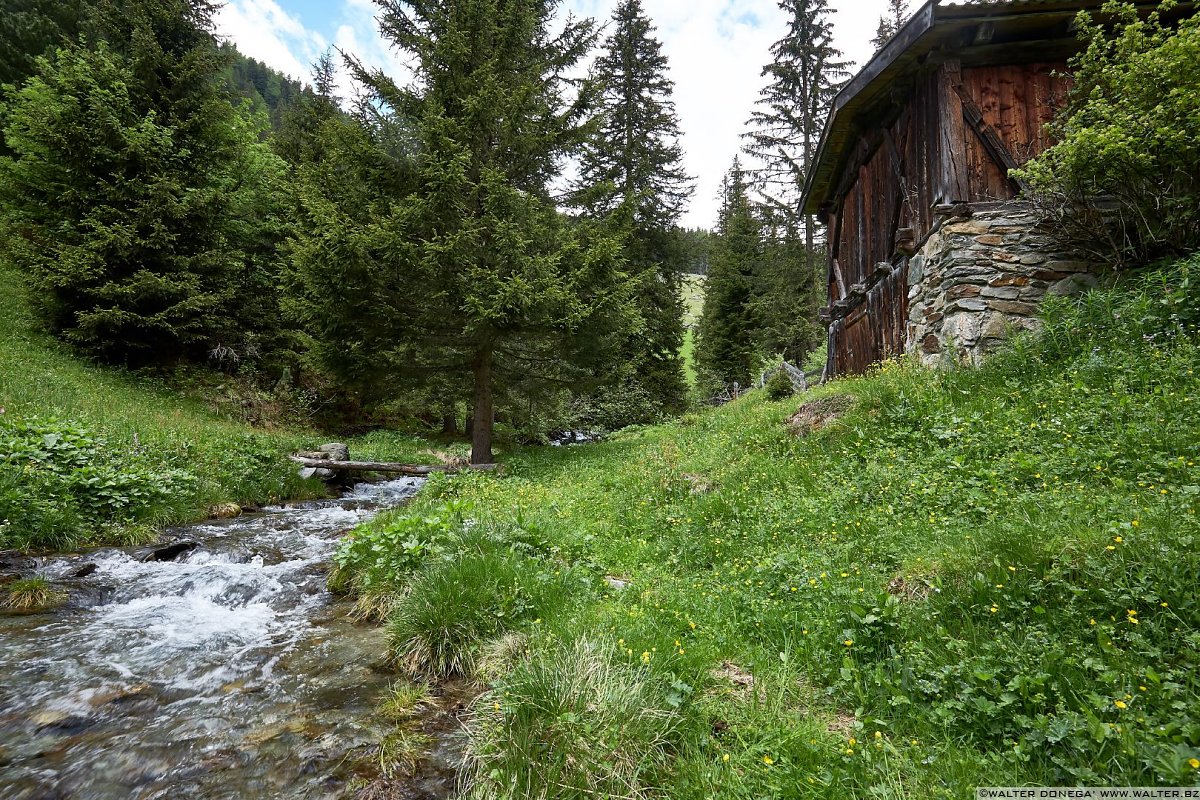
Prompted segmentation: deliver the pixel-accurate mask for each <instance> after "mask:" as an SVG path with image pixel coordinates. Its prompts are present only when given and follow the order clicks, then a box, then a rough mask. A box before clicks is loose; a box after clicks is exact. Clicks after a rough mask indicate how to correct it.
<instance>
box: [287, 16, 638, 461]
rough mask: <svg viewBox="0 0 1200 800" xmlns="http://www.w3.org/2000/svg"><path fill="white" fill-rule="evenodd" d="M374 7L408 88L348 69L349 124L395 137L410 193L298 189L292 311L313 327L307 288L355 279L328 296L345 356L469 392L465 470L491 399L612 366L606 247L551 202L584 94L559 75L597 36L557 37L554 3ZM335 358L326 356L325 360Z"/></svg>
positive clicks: (383, 182)
mask: <svg viewBox="0 0 1200 800" xmlns="http://www.w3.org/2000/svg"><path fill="white" fill-rule="evenodd" d="M379 5H380V8H381V11H382V13H381V17H380V22H381V29H382V30H383V32H384V35H385V36H386V37H387V38H388V39H389V40H390V41H391V42H392V43H393V44H394V45H395V46H396V47H397V48H398V49H399V50H400V51H401V52H402V53H404V54H406V55H408V56H410V57H411V59H412V63H413V65H414V67H415V73H416V81H415V82H414V83H413V84H412V85H408V86H398V85H396V84H395V82H393V81H391V80H389V79H388V78H387V77H385V76H384V75H383V74H382V73H380V72H378V71H368V70H366V69H364V68H362V67H361V66H357V65H356V66H355V67H354V72H355V74H356V76H357V78H358V79H359V80H360V81H361V82H362V83H363V85H364V86H365V87H366V88H367V89H368V90H369V93H370V101H369V106H371V108H370V109H368V108H362V109H360V113H359V123H358V124H359V125H360V130H361V126H362V125H365V124H369V119H370V115H371V114H378V113H387V114H388V115H390V116H391V117H392V118H393V119H394V120H395V121H396V124H397V127H398V129H399V130H400V131H403V132H404V134H405V136H404V137H403V138H401V139H398V140H396V141H397V142H398V143H400V144H404V143H405V142H407V144H406V145H405V146H407V147H408V148H409V150H408V152H409V154H410V161H409V162H408V163H411V179H412V183H413V187H412V188H411V189H408V190H402V191H396V190H397V189H398V188H399V187H397V186H392V187H391V188H389V187H388V185H387V184H388V180H387V178H386V176H383V175H379V176H373V177H372V180H371V181H370V183H368V184H367V185H366V186H365V187H364V189H363V191H364V192H367V193H374V189H372V188H371V187H372V186H379V187H380V188H379V195H381V197H380V199H379V200H377V201H375V202H372V203H370V206H369V209H368V210H365V211H364V210H362V209H354V208H351V207H349V206H347V205H346V204H344V203H341V202H339V203H330V202H329V201H328V198H327V196H326V195H325V194H324V193H322V192H321V191H319V187H313V186H312V185H311V184H310V185H309V191H308V193H307V199H306V204H307V206H308V208H309V212H308V214H307V215H306V217H305V220H304V221H303V223H302V233H301V234H300V235H299V237H298V242H297V259H296V264H295V266H294V271H295V273H296V277H295V281H296V282H297V283H299V284H302V285H307V286H308V287H309V288H308V289H306V290H304V292H303V295H304V298H303V299H302V300H301V301H300V302H299V303H298V305H299V311H300V313H302V314H305V315H308V316H309V317H315V316H318V315H319V314H320V309H321V308H322V307H325V306H326V305H327V304H328V300H322V298H321V297H320V295H319V292H318V291H315V290H314V288H313V287H314V286H318V285H321V284H320V283H319V282H320V281H321V279H322V276H321V275H320V270H321V268H322V267H323V266H325V265H328V264H330V259H329V258H328V257H327V256H335V257H336V258H337V259H339V260H349V262H350V266H348V267H346V269H347V270H348V269H353V270H354V272H353V273H352V274H350V275H349V277H352V278H353V279H352V280H349V281H345V282H342V283H341V285H340V289H339V286H328V288H329V290H330V291H331V292H332V293H333V294H332V297H335V298H341V301H342V302H341V310H342V311H343V312H344V313H345V314H347V315H353V316H351V317H350V318H348V319H344V323H343V324H342V326H341V327H342V330H343V332H344V339H343V341H342V343H341V347H342V349H343V350H352V351H355V352H360V351H369V350H370V349H371V348H372V346H373V343H375V342H379V341H382V340H386V344H385V346H384V347H383V348H382V349H383V352H382V353H381V354H380V358H379V359H378V360H377V361H376V362H375V363H374V365H373V369H375V370H378V371H386V372H391V373H392V374H394V375H395V376H397V377H396V383H397V384H401V383H404V382H405V379H406V378H409V377H411V378H412V379H413V380H418V379H419V378H420V376H421V375H425V376H429V375H442V376H446V375H449V376H454V377H456V378H458V379H459V380H462V381H463V382H464V383H466V384H467V385H468V386H469V387H470V401H471V406H472V409H473V411H472V423H473V424H472V448H471V450H472V453H471V457H472V460H473V461H474V462H475V463H489V462H491V461H492V458H493V456H492V438H493V426H494V421H495V409H496V404H497V401H498V400H499V401H500V402H502V403H503V402H505V401H506V399H507V400H511V398H512V396H513V393H515V392H517V391H520V392H521V393H522V394H523V395H526V396H527V395H528V394H529V393H530V392H531V391H532V390H533V388H535V387H539V386H546V385H558V386H566V385H570V384H571V382H572V381H573V380H575V379H577V378H579V377H582V376H583V375H584V372H583V371H582V369H581V368H582V367H584V366H587V365H590V366H595V364H596V363H597V360H598V359H602V358H605V357H609V356H611V353H610V352H608V351H609V348H610V345H611V344H612V337H614V336H617V335H619V334H620V333H621V331H622V330H623V329H624V326H625V322H624V318H625V316H626V314H627V303H626V297H625V291H624V284H625V283H626V281H624V280H623V276H622V275H621V273H620V272H619V270H618V267H619V258H618V256H619V247H618V244H617V242H616V240H614V239H612V238H611V237H608V236H606V235H604V234H603V233H602V232H601V231H599V230H598V228H597V226H594V225H573V224H570V223H569V221H568V220H566V219H565V218H563V217H562V216H561V215H560V214H559V212H558V210H557V209H556V207H555V205H554V202H553V200H552V198H551V195H550V190H549V186H550V183H551V182H552V181H553V180H555V179H556V178H557V177H558V174H559V173H558V170H559V164H560V162H561V160H562V158H563V157H564V155H566V154H567V153H568V152H569V151H571V150H573V149H576V148H578V147H579V145H580V143H581V141H582V140H583V138H584V137H585V135H586V133H587V131H586V128H585V127H584V126H585V123H586V122H587V118H588V111H589V108H590V106H591V104H592V103H593V102H594V93H593V92H591V91H590V90H589V89H588V87H587V85H585V86H584V89H583V91H582V92H575V91H573V85H574V83H575V80H574V79H573V78H572V77H571V72H572V70H573V69H574V68H575V67H576V65H577V64H578V62H579V61H580V59H582V58H583V57H584V56H585V55H586V54H587V52H588V50H589V49H590V48H591V46H592V45H593V43H594V41H595V39H596V33H595V29H594V26H593V24H592V23H591V22H590V21H586V22H581V21H576V20H573V19H571V20H567V21H566V22H565V24H562V25H559V24H558V22H557V21H556V20H555V19H554V11H555V8H556V7H557V6H558V2H555V0H381V1H380V2H379ZM372 109H373V110H372ZM373 141H374V140H372V139H369V138H368V139H367V140H366V141H365V142H364V144H362V145H360V146H364V147H365V146H372V144H371V143H372V142H373ZM381 160H385V159H381ZM357 163H358V164H359V165H360V168H364V169H365V166H362V165H363V162H362V160H361V159H360V160H358V162H357ZM391 163H393V164H396V165H402V164H403V163H405V160H404V159H397V160H396V161H393V162H391ZM387 169H389V170H392V169H395V170H396V171H397V172H398V173H399V172H402V170H401V169H400V167H399V166H396V167H392V166H389V167H388V168H387ZM352 189H353V187H349V186H347V187H346V191H348V192H349V191H352ZM372 209H373V211H372ZM331 217H332V219H331ZM343 263H345V261H343ZM360 314H361V315H363V316H362V317H359V315H360ZM356 318H357V319H361V320H363V321H362V322H361V323H360V322H358V321H356ZM328 333H329V331H326V333H325V334H324V335H328ZM336 346H337V344H336V343H335V342H332V341H329V342H328V343H327V344H326V345H325V347H327V348H328V351H329V355H330V357H331V358H332V357H335V354H334V353H333V352H332V351H333V348H334V347H336ZM357 363H362V362H361V361H358V362H357Z"/></svg>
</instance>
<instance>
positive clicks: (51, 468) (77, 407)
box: [0, 262, 416, 549]
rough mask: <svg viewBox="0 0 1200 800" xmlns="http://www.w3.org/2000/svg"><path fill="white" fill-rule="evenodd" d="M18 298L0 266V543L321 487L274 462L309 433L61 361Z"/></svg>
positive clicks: (135, 527)
mask: <svg viewBox="0 0 1200 800" xmlns="http://www.w3.org/2000/svg"><path fill="white" fill-rule="evenodd" d="M24 294H25V292H24V287H23V282H22V281H21V279H20V276H19V275H18V274H15V273H14V272H13V271H12V270H11V269H10V268H8V267H7V266H6V265H4V264H3V263H2V262H0V409H4V413H3V414H2V415H0V439H3V440H4V446H0V505H2V506H3V509H4V510H3V511H0V520H4V519H7V520H8V524H7V525H6V526H5V528H4V529H3V532H2V533H0V549H5V548H9V547H17V548H27V547H28V548H35V549H41V548H53V549H69V548H73V547H78V546H81V545H83V544H85V543H86V544H108V543H122V542H129V541H132V540H134V539H136V538H139V537H144V536H145V534H146V532H147V530H148V529H147V527H146V526H147V525H148V524H151V523H167V524H170V523H180V522H187V521H192V520H195V519H200V518H203V517H204V516H205V514H206V513H207V509H208V507H209V506H212V505H215V504H218V503H225V502H231V501H236V502H243V503H253V504H264V503H268V502H273V501H279V500H281V499H285V498H292V497H303V496H312V495H313V494H314V493H320V492H322V491H323V487H321V486H320V485H319V484H317V483H315V482H312V483H310V482H306V481H303V480H301V479H300V478H299V477H298V476H297V475H296V470H295V467H294V465H292V464H291V463H290V462H289V461H287V460H286V459H285V458H284V454H285V453H287V452H291V451H295V450H298V449H302V448H304V447H306V446H307V447H312V446H313V438H314V436H315V434H309V435H308V436H307V437H305V436H301V435H299V434H296V433H288V432H274V433H259V434H253V433H252V432H251V431H250V429H248V428H247V427H245V425H243V424H239V423H238V422H236V421H235V420H231V419H230V418H228V417H226V416H224V415H222V414H221V413H218V412H216V411H214V410H213V409H212V407H211V406H210V404H208V403H205V404H200V403H198V402H196V401H195V400H191V399H188V398H186V397H182V396H180V394H178V393H177V392H175V391H170V390H168V389H167V388H166V387H165V386H163V385H162V384H161V383H159V382H156V381H153V380H151V379H149V378H146V377H144V376H136V375H132V374H129V373H125V372H122V371H119V370H111V369H104V368H101V367H97V366H93V365H88V364H85V363H83V362H80V361H78V360H76V359H73V358H71V357H70V356H69V355H67V354H66V353H64V352H62V350H61V349H59V348H57V347H56V346H55V343H54V342H53V341H51V340H49V337H47V336H46V335H45V334H42V333H40V332H38V331H37V326H36V324H35V322H34V319H33V315H32V314H31V312H30V310H29V308H28V304H27V303H26V301H25V297H24ZM50 435H57V436H58V437H59V438H57V439H55V440H54V445H53V447H49V448H48V447H47V443H46V442H47V440H46V439H45V438H44V437H45V436H50ZM412 449H414V450H415V449H416V448H415V446H414V447H413V448H412ZM43 451H45V452H43ZM381 455H382V454H381ZM183 471H186V474H190V475H191V476H194V477H193V478H191V479H189V478H187V477H186V476H185V473H184V472H183ZM161 479H166V480H169V483H167V484H164V483H163V482H162V480H161ZM81 503H83V504H84V505H85V506H86V507H87V508H88V509H89V512H88V514H84V513H83V510H82V506H81ZM96 515H98V516H96ZM122 520H124V521H122Z"/></svg>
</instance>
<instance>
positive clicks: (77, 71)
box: [0, 0, 281, 364]
mask: <svg viewBox="0 0 1200 800" xmlns="http://www.w3.org/2000/svg"><path fill="white" fill-rule="evenodd" d="M91 27H93V28H94V33H93V34H92V36H93V38H94V41H93V40H88V39H84V40H81V42H80V43H79V44H74V45H71V46H69V47H66V48H64V49H61V50H59V51H58V53H57V55H56V57H55V58H54V59H45V58H43V59H42V60H41V61H40V62H39V69H38V73H39V74H38V75H36V76H35V77H34V78H32V79H30V80H29V81H28V82H27V83H26V84H25V85H24V87H23V88H22V89H21V90H20V91H18V92H17V93H16V94H15V95H13V97H12V98H11V99H10V102H9V103H8V105H7V107H6V108H5V109H4V113H3V118H4V124H5V136H6V141H7V144H8V146H9V148H10V150H11V152H12V154H13V155H12V156H11V157H8V158H4V159H0V203H2V204H3V207H4V211H5V216H6V218H7V219H6V221H7V223H8V224H9V230H10V231H11V235H9V236H7V237H6V240H5V243H4V244H5V246H6V249H7V250H8V252H9V255H10V257H12V258H13V259H14V261H15V262H16V263H17V264H19V265H20V266H21V267H23V268H24V269H26V270H27V271H28V273H29V275H30V279H31V281H32V283H33V285H34V286H35V287H36V289H37V290H38V291H37V292H35V297H36V298H37V299H38V301H39V304H40V306H41V310H42V312H43V313H44V316H45V318H46V321H47V323H48V325H49V326H50V327H51V329H52V330H54V331H55V332H57V333H60V334H61V335H63V336H64V338H66V339H67V340H68V341H70V342H71V343H72V344H74V345H75V346H76V347H78V348H79V349H81V350H83V351H85V352H87V353H90V354H92V355H95V356H98V357H101V358H104V359H107V360H110V361H123V362H129V363H133V364H142V363H146V362H150V361H159V362H163V361H170V360H173V359H175V358H178V357H197V358H199V357H203V356H204V355H205V354H206V353H208V352H217V353H220V354H225V355H232V354H235V353H236V354H237V355H238V356H241V355H244V354H245V353H244V352H238V351H239V350H240V351H245V350H247V349H250V348H253V347H255V346H256V343H255V342H254V341H253V340H252V339H248V337H247V336H246V335H245V334H246V331H247V330H250V331H251V332H254V331H257V330H259V329H260V326H262V325H263V324H264V319H266V318H269V317H270V316H271V315H270V314H264V308H265V306H264V302H267V301H269V300H270V299H271V298H272V293H271V290H272V289H273V284H274V280H273V278H272V277H271V275H270V274H269V273H270V270H271V269H272V268H273V265H272V263H271V262H272V260H273V258H274V255H273V254H274V245H273V241H272V239H273V238H274V237H276V236H277V235H278V233H279V231H278V227H277V226H278V223H279V219H278V217H277V216H275V215H274V210H273V209H272V208H271V206H270V202H269V201H270V200H271V198H272V196H273V191H274V189H272V188H271V183H272V180H273V178H272V177H271V176H272V175H274V176H278V175H279V174H280V167H281V165H280V164H279V162H278V160H277V159H275V157H274V156H273V155H272V154H271V153H270V152H269V151H268V150H267V149H266V147H265V146H264V145H262V144H261V143H260V142H259V141H258V133H259V130H258V127H257V125H256V123H255V122H254V121H253V120H250V119H248V118H246V117H245V116H243V115H241V114H239V113H238V112H237V111H236V110H235V108H234V107H233V105H231V103H230V102H229V98H228V96H227V95H226V94H225V93H224V92H223V91H221V90H220V89H219V88H218V84H219V73H220V66H221V65H220V60H219V54H218V50H217V45H216V41H215V39H214V37H213V35H212V32H211V28H212V6H211V5H210V4H209V3H207V2H203V1H202V0H101V2H99V3H98V4H97V12H96V14H95V16H94V18H93V21H92V25H91ZM276 188H281V187H276ZM264 202H266V203H267V205H266V206H264Z"/></svg>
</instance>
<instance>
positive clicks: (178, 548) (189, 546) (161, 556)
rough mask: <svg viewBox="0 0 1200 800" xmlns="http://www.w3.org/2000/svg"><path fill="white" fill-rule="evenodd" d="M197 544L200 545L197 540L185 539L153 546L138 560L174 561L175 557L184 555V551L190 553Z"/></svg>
mask: <svg viewBox="0 0 1200 800" xmlns="http://www.w3.org/2000/svg"><path fill="white" fill-rule="evenodd" d="M199 546H200V543H199V542H194V541H191V540H190V539H186V540H184V541H182V542H172V543H171V544H168V545H163V546H162V547H156V548H154V549H153V550H151V551H150V552H149V553H146V554H145V555H143V556H142V557H141V558H140V559H138V560H139V561H143V562H149V561H174V560H175V559H177V558H179V557H180V556H181V555H184V554H185V553H190V552H192V551H193V550H195V549H196V548H197V547H199Z"/></svg>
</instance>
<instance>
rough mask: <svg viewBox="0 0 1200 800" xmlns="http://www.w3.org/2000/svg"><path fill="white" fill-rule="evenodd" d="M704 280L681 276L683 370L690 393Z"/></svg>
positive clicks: (693, 388) (693, 391)
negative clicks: (683, 329)
mask: <svg viewBox="0 0 1200 800" xmlns="http://www.w3.org/2000/svg"><path fill="white" fill-rule="evenodd" d="M704 281H705V278H704V276H703V275H684V276H683V324H684V327H685V331H684V334H683V348H682V350H681V351H680V355H682V356H683V372H684V376H685V377H686V379H687V385H688V388H689V390H690V392H691V393H692V394H695V392H696V325H697V324H699V322H700V314H701V312H702V311H703V310H704Z"/></svg>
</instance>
